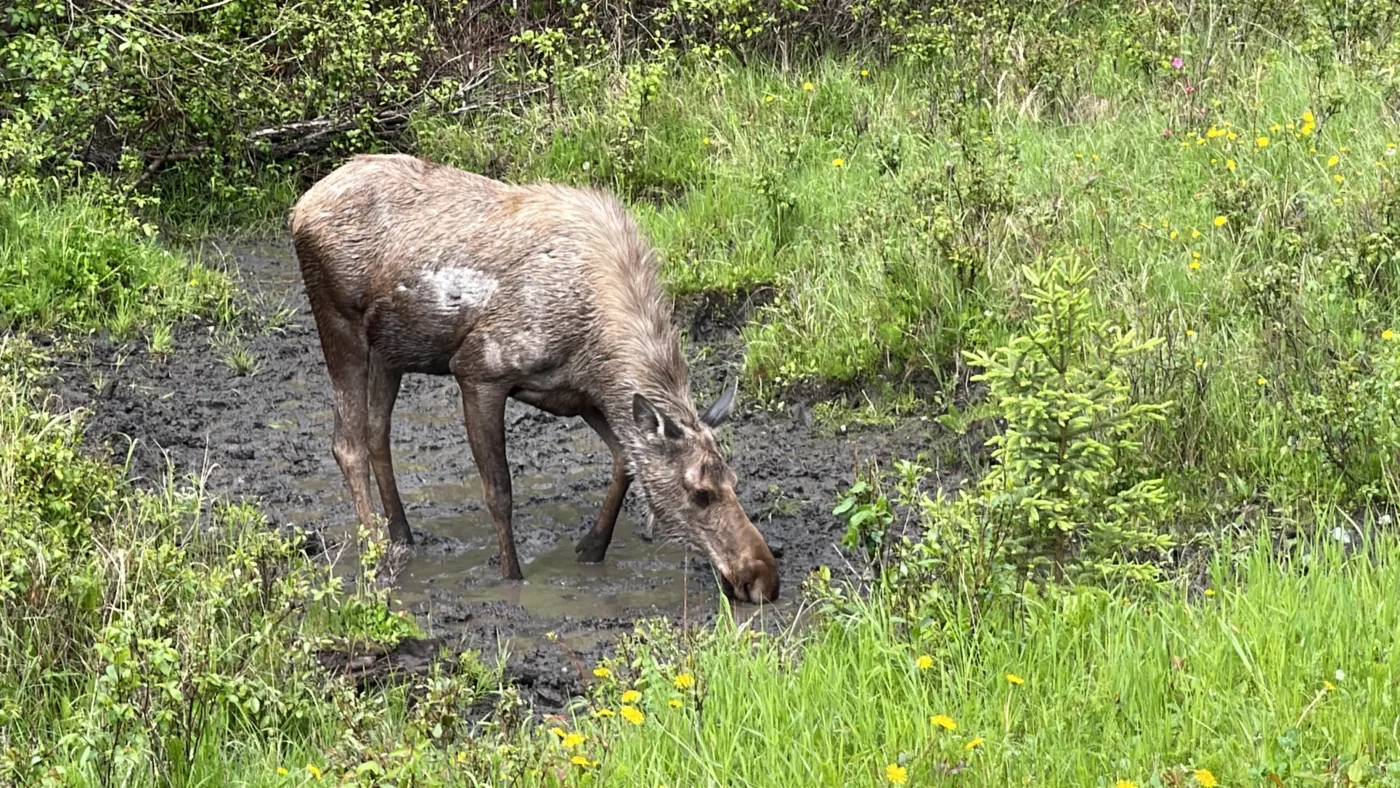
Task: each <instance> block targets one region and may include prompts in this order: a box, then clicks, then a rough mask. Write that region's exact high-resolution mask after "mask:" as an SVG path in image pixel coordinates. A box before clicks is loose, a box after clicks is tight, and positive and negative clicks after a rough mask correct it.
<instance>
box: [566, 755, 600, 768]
mask: <svg viewBox="0 0 1400 788" xmlns="http://www.w3.org/2000/svg"><path fill="white" fill-rule="evenodd" d="M569 763H572V764H573V765H575V766H582V767H583V768H585V769H588V768H592V767H594V766H597V765H598V762H597V761H590V760H588V759H587V758H585V757H583V756H582V755H575V756H574V757H572V758H570V759H569Z"/></svg>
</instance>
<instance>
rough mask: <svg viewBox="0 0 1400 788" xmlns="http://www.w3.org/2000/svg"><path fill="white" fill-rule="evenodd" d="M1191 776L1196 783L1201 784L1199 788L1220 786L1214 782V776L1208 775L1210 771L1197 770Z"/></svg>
mask: <svg viewBox="0 0 1400 788" xmlns="http://www.w3.org/2000/svg"><path fill="white" fill-rule="evenodd" d="M1192 776H1193V777H1195V778H1196V782H1198V783H1200V784H1201V788H1215V786H1217V785H1219V784H1220V783H1219V782H1218V781H1216V779H1215V775H1213V774H1211V773H1210V769H1197V770H1196V772H1195V774H1194V775H1192Z"/></svg>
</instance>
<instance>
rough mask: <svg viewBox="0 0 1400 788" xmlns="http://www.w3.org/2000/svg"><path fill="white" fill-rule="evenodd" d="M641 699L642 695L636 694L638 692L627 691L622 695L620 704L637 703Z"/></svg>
mask: <svg viewBox="0 0 1400 788" xmlns="http://www.w3.org/2000/svg"><path fill="white" fill-rule="evenodd" d="M641 699H642V693H640V692H638V691H636V690H627V691H626V692H624V693H622V702H623V703H636V702H637V701H639V700H641Z"/></svg>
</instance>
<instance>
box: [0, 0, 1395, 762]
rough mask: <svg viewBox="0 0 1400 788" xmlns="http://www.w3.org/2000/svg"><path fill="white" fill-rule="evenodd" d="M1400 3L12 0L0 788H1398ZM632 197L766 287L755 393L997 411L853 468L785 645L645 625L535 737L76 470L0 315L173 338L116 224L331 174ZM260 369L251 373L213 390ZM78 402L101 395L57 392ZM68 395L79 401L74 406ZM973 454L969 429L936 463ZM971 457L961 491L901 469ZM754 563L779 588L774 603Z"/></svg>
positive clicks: (285, 559)
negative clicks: (845, 574)
mask: <svg viewBox="0 0 1400 788" xmlns="http://www.w3.org/2000/svg"><path fill="white" fill-rule="evenodd" d="M1397 23H1400V10H1397V8H1396V7H1395V6H1394V5H1393V4H1391V3H1388V2H1382V1H1381V0H1359V1H1357V0H1352V1H1351V2H1346V3H1341V2H1333V1H1332V0H1221V2H1215V3H1204V4H1202V3H1177V2H1170V1H1169V0H1161V1H1158V0H1153V1H1152V2H1145V3H1140V4H1131V5H1125V4H1121V3H1114V2H1107V1H1106V0H1105V1H1103V2H1098V1H1095V2H1082V3H1074V4H1068V5H1066V4H1061V3H1050V2H1039V0H1037V1H1036V2H1030V3H1008V2H1000V1H999V0H986V2H973V3H960V4H943V3H928V2H920V1H919V0H858V1H857V2H850V3H806V4H803V3H794V2H790V1H789V0H724V1H723V2H720V1H718V0H665V1H663V0H655V1H654V2H653V1H652V0H648V2H643V3H629V4H622V5H610V4H603V5H601V6H598V5H595V4H588V3H582V2H577V1H576V0H560V1H559V2H541V3H533V4H528V5H526V6H523V7H522V6H518V5H516V4H498V3H493V2H489V1H488V2H479V3H466V2H446V3H437V2H432V3H430V2H419V1H418V0H411V1H408V2H375V3H370V2H360V3H350V4H345V3H324V2H311V3H299V4H294V5H287V4H279V3H271V2H228V3H212V4H208V3H203V2H194V0H153V2H148V3H141V4H125V3H76V4H61V3H52V2H48V1H47V0H19V2H17V3H13V4H12V6H11V7H10V8H9V9H7V11H6V16H4V17H3V21H0V25H3V28H0V29H3V30H4V31H5V33H6V35H5V37H4V39H3V40H2V41H0V96H3V99H4V100H3V101H0V191H3V195H2V196H0V199H2V200H3V202H0V326H3V327H4V328H5V330H6V339H5V341H4V344H3V350H0V360H3V366H2V368H0V373H2V374H0V401H3V403H4V405H3V409H0V412H3V415H0V506H2V508H0V520H2V521H3V522H0V566H2V567H3V568H4V569H3V572H0V613H2V614H0V665H3V669H2V670H0V783H5V782H8V783H13V784H17V785H34V784H52V785H116V784H131V785H136V784H180V785H185V784H220V783H230V784H248V785H302V784H308V783H316V782H324V781H336V782H348V783H360V784H366V785H380V784H383V785H437V784H532V785H533V784H548V785H591V784H619V785H633V784H646V785H701V784H704V785H709V784H721V783H723V784H742V785H783V786H787V785H792V784H796V783H801V782H808V783H816V784H823V785H852V784H855V785H879V784H911V785H914V784H917V785H924V784H945V783H947V784H956V783H964V784H973V785H983V784H986V785H993V784H1007V783H1010V782H1016V783H1020V784H1032V783H1034V784H1056V785H1058V784H1075V785H1083V784H1091V785H1113V786H1118V788H1126V786H1134V785H1143V786H1146V785H1157V786H1167V785H1170V786H1183V785H1203V786H1210V785H1217V784H1219V785H1246V784H1247V785H1281V784H1282V785H1295V784H1297V785H1301V784H1332V785H1352V784H1377V785H1397V784H1400V734H1397V730H1396V727H1395V721H1396V720H1397V719H1400V709H1397V705H1396V704H1397V702H1398V701H1397V691H1400V656H1397V655H1400V649H1398V648H1397V642H1396V638H1397V632H1400V620H1397V618H1396V617H1397V610H1396V602H1395V600H1396V599H1397V598H1400V542H1397V536H1396V531H1395V525H1394V518H1395V515H1396V505H1397V503H1398V502H1400V501H1397V496H1400V486H1398V485H1400V476H1397V468H1400V464H1397V461H1398V459H1400V417H1397V415H1396V414H1397V413H1400V337H1397V331H1398V330H1400V318H1397V315H1400V184H1398V183H1397V178H1396V168H1397V166H1400V156H1397V150H1400V37H1397V35H1396V28H1397ZM387 149H401V150H409V151H413V152H418V153H421V154H423V155H426V156H428V157H430V158H433V159H436V160H439V161H443V162H445V163H450V164H455V165H458V166H462V167H465V168H467V169H471V170H475V171H478V172H483V173H486V174H488V175H492V176H494V177H499V178H505V179H509V180H521V181H523V180H537V179H550V180H559V181H564V182H569V183H575V184H595V185H601V186H605V187H607V188H610V189H613V190H615V191H616V192H618V193H619V194H620V195H622V196H623V197H624V198H625V199H626V200H627V201H628V202H629V204H630V205H631V206H632V208H633V210H635V211H636V212H637V214H638V215H639V216H640V218H641V220H642V222H643V224H644V228H645V230H646V231H647V233H648V234H649V235H650V236H651V237H652V238H653V239H654V240H655V241H656V243H657V245H658V246H659V247H660V248H661V249H662V250H663V252H664V253H665V258H666V265H665V275H666V278H667V282H668V284H669V285H670V287H671V288H672V289H673V291H674V292H677V293H696V292H709V291H723V292H729V293H735V292H738V293H764V294H771V296H769V300H767V301H766V302H765V305H764V306H763V307H762V308H761V309H760V310H759V311H758V313H757V314H756V315H755V316H754V318H753V320H752V321H751V322H750V323H749V324H748V325H746V326H745V327H744V328H743V330H742V333H743V339H744V346H745V350H744V354H745V356H744V374H745V376H746V380H747V382H748V384H749V386H748V388H749V389H750V390H756V391H758V392H760V399H761V405H762V406H763V407H767V408H783V407H785V405H786V404H787V403H789V402H791V401H793V399H794V398H796V397H797V396H799V395H800V396H802V397H810V396H813V395H814V394H816V395H820V396H821V398H822V402H821V404H819V405H818V406H817V413H818V416H819V418H820V419H821V420H822V421H823V422H824V423H826V424H828V425H831V426H835V425H850V426H856V425H863V426H860V427H859V428H861V429H871V430H878V429H883V428H884V427H886V426H888V425H889V424H892V423H894V422H896V421H898V420H901V419H909V418H926V419H931V420H936V421H937V423H939V424H940V425H941V426H942V427H943V428H944V429H946V430H948V431H949V432H952V433H968V434H971V435H982V436H987V437H988V440H987V441H986V450H985V451H981V452H970V453H967V454H962V453H957V452H952V453H946V452H942V451H934V452H929V453H927V454H925V455H924V456H920V457H909V458H907V460H906V461H905V462H901V463H898V464H897V465H895V466H894V467H892V468H886V469H871V470H870V472H869V473H867V474H865V475H864V476H863V477H862V478H860V479H852V480H851V482H852V486H851V488H850V491H849V493H848V494H847V495H846V496H845V497H844V499H843V500H840V501H832V502H831V506H832V508H833V510H834V512H833V516H835V517H840V518H843V519H844V521H845V522H846V523H847V524H848V526H849V529H848V532H847V539H846V547H847V548H848V550H849V555H850V557H851V559H852V561H853V563H854V564H855V565H856V566H857V567H858V569H859V570H860V571H859V573H858V577H856V578H854V579H853V580H854V582H851V579H844V578H842V577H840V576H837V577H833V576H831V575H830V574H819V575H817V576H815V577H813V578H809V579H808V582H807V584H806V587H805V588H804V589H803V593H804V594H805V595H806V600H807V605H808V607H809V612H810V616H809V621H808V622H807V623H806V625H805V627H804V628H803V629H801V630H800V631H793V632H788V633H782V634H776V635H766V636H758V635H756V634H754V633H752V632H751V631H749V630H748V629H747V628H744V627H733V626H724V625H721V626H720V627H719V628H718V629H716V630H713V631H708V632H697V631H692V632H678V631H676V629H675V628H674V627H673V626H672V625H671V624H667V623H665V622H658V623H656V624H654V625H648V626H645V627H642V628H640V629H639V631H638V633H637V635H636V637H635V638H633V639H631V640H630V641H628V642H626V643H623V644H620V645H619V650H618V654H617V657H616V659H614V660H609V661H606V662H605V663H604V664H602V665H598V666H592V665H588V666H582V667H581V670H582V671H585V673H586V675H587V678H588V680H589V681H590V682H591V684H592V687H593V688H592V689H591V691H590V694H589V695H588V696H587V697H585V698H580V699H579V700H578V702H577V703H576V707H575V708H574V710H573V712H572V713H571V714H570V715H568V719H561V720H545V721H542V722H541V721H539V720H536V719H533V718H531V716H530V714H529V710H528V709H527V708H525V707H524V706H523V705H522V703H521V701H520V700H519V698H518V696H517V694H516V693H515V691H514V690H513V689H512V688H510V687H509V686H508V685H506V684H504V683H503V682H502V680H501V677H500V676H499V674H498V673H497V672H496V671H495V670H494V669H493V668H491V667H489V663H490V660H482V659H480V657H479V655H468V656H466V657H463V658H461V660H460V661H457V662H447V663H444V664H443V666H442V667H441V669H440V671H439V672H437V673H435V674H433V675H431V676H428V677H426V678H418V679H413V680H407V681H405V682H401V683H397V684H392V683H391V684H388V685H385V686H374V687H357V686H356V685H355V684H354V683H353V682H352V681H350V680H349V679H346V678H340V677H337V676H336V675H335V674H334V673H333V672H329V671H327V670H325V669H324V668H323V666H322V665H321V661H320V660H318V655H321V656H324V655H325V654H327V653H331V652H336V651H339V652H344V651H346V650H351V651H356V650H358V651H364V650H374V649H382V648H385V647H387V646H392V645H393V644H395V643H397V642H400V641H401V640H402V639H405V638H412V637H415V636H416V635H417V634H418V633H417V631H416V627H415V626H414V625H413V623H412V622H410V621H407V620H405V619H403V618H401V617H399V616H396V615H394V614H392V613H390V612H389V609H390V608H389V605H388V600H389V596H388V595H389V594H390V593H391V592H389V591H386V590H384V589H381V588H379V587H378V586H377V585H376V584H375V582H374V577H373V574H374V560H375V557H376V554H375V551H374V549H373V547H372V546H373V545H374V544H375V542H376V538H375V537H374V535H371V534H365V535H364V540H365V543H366V545H367V546H370V549H368V550H366V551H365V553H364V558H365V562H364V564H363V566H361V567H359V570H360V571H359V572H357V573H356V578H357V579H356V580H354V581H353V582H350V583H349V584H348V585H346V584H343V583H341V582H339V581H333V580H332V579H331V578H330V575H329V574H328V572H327V570H326V568H325V567H324V566H323V565H322V564H320V563H318V562H316V561H314V560H312V559H309V558H307V557H306V556H305V555H304V553H303V552H302V550H301V547H300V544H299V542H298V540H297V537H296V536H295V535H292V534H287V533H280V532H277V531H275V530H273V529H270V528H268V527H267V526H266V524H265V523H264V522H263V519H262V517H261V515H260V514H259V513H258V512H257V511H256V509H255V508H254V507H251V506H249V505H247V504H243V503H240V502H236V501H215V500H210V499H209V498H207V497H206V496H204V495H203V494H202V493H201V491H200V490H201V488H200V485H199V483H198V479H197V477H196V478H190V477H188V476H187V474H189V473H190V472H192V471H198V470H199V469H177V470H176V471H174V472H172V475H171V477H170V479H169V481H168V484H167V485H166V486H165V487H163V488H161V489H156V490H150V489H139V488H137V487H134V486H133V485H131V484H130V483H129V482H127V481H126V480H125V477H124V474H123V473H122V469H120V468H114V467H112V466H110V465H106V464H103V463H100V462H98V461H96V460H92V459H89V458H88V456H87V455H86V454H84V452H83V451H82V447H81V441H80V437H79V436H80V434H81V430H80V427H81V418H82V417H81V414H67V413H60V412H55V411H54V410H53V409H52V406H51V405H50V404H49V403H47V401H46V393H45V392H46V385H47V381H48V380H49V379H50V377H51V374H50V372H51V369H50V365H51V364H52V359H51V358H49V357H48V356H47V355H46V352H45V351H44V350H42V349H41V348H39V347H36V346H35V345H33V344H31V343H30V342H29V341H28V340H27V339H26V337H27V336H28V335H29V334H31V333H36V334H42V335H46V336H47V335H57V336H58V337H59V338H60V341H61V342H81V341H83V337H84V336H85V335H86V333H88V332H93V331H107V332H112V333H114V334H117V335H122V336H145V337H147V345H148V346H149V348H150V350H151V351H153V352H159V351H160V348H161V347H162V346H163V345H164V344H166V343H167V342H168V339H169V332H170V331H171V328H172V326H173V325H175V324H176V323H177V322H180V321H207V322H209V323H210V324H211V325H213V326H214V327H215V329H216V331H215V340H214V345H215V347H216V348H219V349H222V350H221V351H220V352H227V353H229V354H230V357H232V356H233V354H235V353H236V352H237V333H238V331H240V330H246V328H245V326H244V324H245V322H246V321H245V317H246V315H244V314H243V312H244V310H243V308H242V307H240V306H239V302H238V298H239V297H238V296H237V295H236V289H235V287H234V284H233V283H231V282H230V281H229V280H228V278H227V277H226V276H225V275H224V274H222V273H220V272H218V271H214V270H210V269H208V268H206V267H204V266H201V265H199V264H197V263H194V262H190V261H188V260H186V259H185V258H184V257H182V256H181V254H179V253H178V252H176V251H173V250H172V249H171V248H170V247H169V246H168V245H162V244H161V243H160V242H159V241H156V240H152V239H151V237H150V236H154V235H156V229H157V227H159V228H160V229H161V231H162V232H164V233H165V234H166V235H167V236H173V237H177V238H178V237H190V236H199V235H201V234H204V233H208V232H213V231H218V232H248V233H253V234H260V233H272V232H281V230H282V224H283V217H284V216H285V208H286V207H287V206H288V205H289V204H290V202H291V200H292V199H294V197H295V195H296V194H297V193H299V191H300V190H301V189H302V188H304V187H305V185H306V184H308V183H309V182H310V181H312V180H314V179H315V178H316V177H318V176H319V175H321V174H324V173H325V172H326V171H328V169H329V168H330V167H332V166H334V164H336V163H337V162H338V161H340V160H341V159H342V158H343V157H344V155H346V154H348V153H351V152H354V151H360V150H387ZM247 371H249V372H252V371H255V364H252V363H251V362H250V363H249V364H248V365H247ZM94 383H95V385H97V382H94ZM98 387H99V388H100V385H98ZM973 443H974V444H975V443H978V442H973ZM952 470H965V471H968V473H967V476H968V479H969V480H968V481H967V482H966V483H965V484H963V485H962V487H961V488H959V489H945V488H943V486H942V485H941V484H940V480H942V479H944V478H946V476H947V473H948V472H949V471H952ZM797 580H798V579H797V578H790V579H788V581H787V582H786V583H785V588H793V587H795V586H796V585H797Z"/></svg>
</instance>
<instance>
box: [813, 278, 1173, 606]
mask: <svg viewBox="0 0 1400 788" xmlns="http://www.w3.org/2000/svg"><path fill="white" fill-rule="evenodd" d="M1091 275H1092V270H1091V269H1089V268H1087V267H1085V266H1084V265H1083V264H1081V263H1079V262H1078V261H1077V260H1076V259H1074V258H1070V259H1069V260H1056V261H1054V262H1052V263H1051V264H1050V265H1049V266H1048V267H1046V268H1045V269H1044V270H1043V271H1035V270H1031V269H1027V270H1026V271H1024V277H1025V279H1026V291H1025V299H1026V301H1028V302H1029V304H1030V305H1031V308H1032V309H1033V310H1034V311H1033V312H1032V314H1031V316H1030V318H1029V321H1028V326H1027V328H1026V332H1025V333H1024V334H1021V335H1019V336H1016V337H1014V338H1012V339H1011V341H1010V342H1009V343H1008V344H1006V345H1004V346H1002V347H1000V348H997V349H996V350H994V351H993V352H991V353H980V352H970V353H968V363H969V364H970V365H972V366H974V367H976V368H979V369H980V370H981V371H980V372H979V373H978V374H977V375H975V376H974V377H973V380H974V381H977V382H986V384H987V397H988V400H989V401H990V403H991V404H992V406H993V410H994V413H995V416H996V418H997V419H998V420H999V421H1002V422H1004V425H1005V426H1004V427H1003V428H1002V431H1001V433H1000V434H998V435H996V436H994V437H993V438H991V439H990V440H989V441H988V442H987V444H988V446H990V447H991V448H992V459H993V461H994V463H993V465H992V467H991V469H990V470H989V471H988V472H987V473H986V474H985V475H984V476H983V477H982V479H981V480H979V481H978V482H977V484H976V486H975V487H974V488H972V489H968V490H964V491H961V492H960V493H958V494H956V495H954V496H952V497H949V496H947V495H946V494H945V493H944V492H943V491H942V490H939V491H938V492H937V493H936V494H933V495H930V494H929V493H928V492H926V491H924V490H923V489H922V488H921V483H922V481H923V478H924V476H925V475H926V474H927V473H928V469H927V468H924V467H921V466H917V465H913V464H910V463H901V464H900V465H899V470H900V474H899V476H900V478H899V483H898V484H897V485H896V486H895V496H894V498H893V501H892V502H887V501H886V499H885V497H884V496H883V495H879V494H877V493H875V492H873V491H871V488H870V486H869V484H868V483H866V482H861V483H858V484H857V485H856V486H855V487H853V488H852V489H851V491H850V492H849V493H848V494H847V498H846V500H845V501H843V502H842V504H841V505H840V506H839V507H838V508H837V510H836V514H839V515H843V516H845V517H846V518H847V521H848V524H849V530H848V533H847V540H846V541H847V546H848V547H857V546H859V547H862V548H863V549H864V550H865V551H866V552H867V554H868V555H872V556H873V555H878V554H880V553H881V552H882V549H881V546H882V545H883V543H884V542H885V541H886V539H887V537H886V536H885V533H886V531H887V529H888V527H889V525H890V523H891V522H892V521H893V519H894V516H893V514H892V510H893V508H894V507H898V508H901V509H903V510H904V511H907V512H912V513H914V514H915V516H917V518H918V520H919V522H920V524H921V525H922V527H923V534H922V537H921V538H917V539H915V540H913V541H912V542H911V543H908V544H907V545H906V546H905V548H904V549H903V550H901V551H900V552H899V553H898V554H897V557H896V558H895V559H894V560H893V561H892V562H891V564H890V566H889V568H888V571H887V572H886V573H885V579H886V580H887V581H888V582H892V583H895V584H898V585H900V586H901V587H907V588H908V589H910V591H911V595H912V597H913V598H919V597H921V596H925V595H932V596H933V597H938V598H941V601H942V602H949V601H951V602H953V603H955V605H956V606H957V607H958V608H959V609H962V610H963V611H964V612H965V613H967V614H970V615H972V616H973V617H974V618H975V617H976V616H977V615H978V614H979V613H980V611H981V610H982V609H983V608H984V607H985V605H986V604H988V603H989V602H990V601H992V600H994V599H995V598H998V597H1000V596H1003V595H1005V594H1007V593H1010V592H1012V591H1014V590H1015V589H1016V588H1017V587H1018V585H1019V583H1020V581H1021V580H1022V579H1023V578H1025V577H1027V576H1041V577H1053V578H1055V579H1059V578H1068V579H1071V580H1075V581H1087V582H1091V583H1100V582H1115V581H1121V580H1131V581H1136V582H1145V581H1152V580H1155V579H1156V578H1157V577H1158V575H1159V572H1158V568H1157V565H1156V563H1154V562H1155V560H1156V559H1158V558H1160V557H1161V555H1162V554H1163V553H1164V551H1165V550H1166V549H1167V548H1169V547H1170V546H1171V544H1172V538H1171V535H1170V533H1169V532H1168V531H1167V530H1166V529H1165V528H1164V525H1165V523H1166V521H1167V520H1168V518H1169V512H1170V508H1169V507H1168V506H1167V494H1166V490H1165V488H1164V485H1163V482H1162V480H1161V479H1158V478H1149V477H1146V476H1145V471H1146V469H1145V468H1144V467H1143V466H1142V463H1141V462H1140V460H1139V452H1140V449H1141V442H1140V435H1141V434H1142V432H1143V430H1144V428H1145V426H1146V425H1147V424H1149V423H1151V422H1156V421H1162V420H1164V419H1165V418H1166V414H1167V412H1168V409H1169V403H1162V404H1151V403H1143V402H1136V401H1134V399H1133V397H1132V395H1131V386H1130V385H1129V381H1128V377H1127V373H1126V371H1125V369H1124V367H1123V361H1124V359H1126V358H1128V357H1130V356H1132V355H1134V354H1138V353H1142V352H1145V351H1147V350H1150V349H1152V348H1153V347H1154V346H1155V345H1156V344H1158V342H1157V341H1154V340H1148V341H1140V340H1138V339H1137V338H1136V337H1135V336H1134V335H1133V333H1132V332H1131V331H1121V330H1119V329H1118V327H1117V326H1114V325H1111V324H1109V323H1106V322H1102V321H1098V320H1095V319H1094V318H1093V317H1092V314H1091V305H1090V291H1089V289H1088V286H1087V285H1088V282H1089V278H1090V276H1091Z"/></svg>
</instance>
